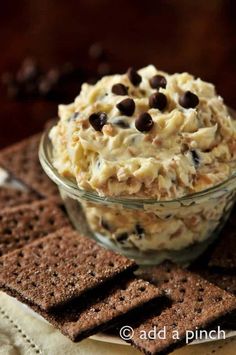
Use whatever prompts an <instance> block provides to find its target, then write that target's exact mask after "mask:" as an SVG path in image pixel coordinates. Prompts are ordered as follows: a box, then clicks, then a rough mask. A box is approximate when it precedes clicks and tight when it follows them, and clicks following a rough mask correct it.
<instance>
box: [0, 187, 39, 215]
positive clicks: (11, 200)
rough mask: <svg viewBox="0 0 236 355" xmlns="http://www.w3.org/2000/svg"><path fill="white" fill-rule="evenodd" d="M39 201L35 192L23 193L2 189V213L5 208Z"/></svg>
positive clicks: (9, 188) (0, 202) (0, 188)
mask: <svg viewBox="0 0 236 355" xmlns="http://www.w3.org/2000/svg"><path fill="white" fill-rule="evenodd" d="M36 200H39V195H38V194H37V193H35V192H34V191H23V190H19V189H14V188H11V187H0V211H2V210H3V209H4V208H8V207H14V206H18V205H22V204H26V203H31V202H34V201H36Z"/></svg>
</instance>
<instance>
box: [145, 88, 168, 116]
mask: <svg viewBox="0 0 236 355" xmlns="http://www.w3.org/2000/svg"><path fill="white" fill-rule="evenodd" d="M149 106H150V107H151V108H158V109H159V110H160V111H162V110H164V109H165V108H166V106H167V98H166V95H164V94H163V93H161V92H155V93H154V94H152V95H151V96H150V97H149Z"/></svg>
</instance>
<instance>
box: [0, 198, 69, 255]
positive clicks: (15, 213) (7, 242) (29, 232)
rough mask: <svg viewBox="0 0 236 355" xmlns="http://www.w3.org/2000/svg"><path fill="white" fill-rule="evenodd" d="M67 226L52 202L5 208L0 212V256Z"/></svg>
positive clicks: (58, 208)
mask: <svg viewBox="0 0 236 355" xmlns="http://www.w3.org/2000/svg"><path fill="white" fill-rule="evenodd" d="M68 225H69V220H68V218H67V217H66V216H65V215H64V213H63V212H62V210H61V209H60V207H59V206H58V205H57V204H55V203H54V201H53V200H41V201H37V202H33V203H31V204H27V205H21V206H18V207H11V208H6V209H4V210H2V211H1V212H0V256H1V255H3V254H6V253H8V252H10V251H12V250H15V249H18V248H21V247H23V246H24V245H26V244H28V243H30V242H32V241H33V240H35V239H37V238H41V237H44V236H46V235H47V234H49V233H51V232H54V231H56V230H57V229H58V228H62V227H64V226H68Z"/></svg>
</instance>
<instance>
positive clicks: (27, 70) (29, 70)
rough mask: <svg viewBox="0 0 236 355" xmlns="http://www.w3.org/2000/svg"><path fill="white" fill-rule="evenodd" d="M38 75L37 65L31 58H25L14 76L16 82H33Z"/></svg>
mask: <svg viewBox="0 0 236 355" xmlns="http://www.w3.org/2000/svg"><path fill="white" fill-rule="evenodd" d="M39 75H40V70H39V67H38V64H37V63H36V61H35V60H33V59H32V58H26V59H25V60H24V61H23V63H22V66H21V68H20V69H19V71H18V72H17V74H16V78H17V81H18V82H26V81H29V80H35V79H36V78H37V77H38V76H39Z"/></svg>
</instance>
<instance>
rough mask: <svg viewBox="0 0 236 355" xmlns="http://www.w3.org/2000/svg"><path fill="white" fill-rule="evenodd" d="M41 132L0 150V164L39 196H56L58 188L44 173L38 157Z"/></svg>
mask: <svg viewBox="0 0 236 355" xmlns="http://www.w3.org/2000/svg"><path fill="white" fill-rule="evenodd" d="M40 137H41V134H37V135H34V136H32V137H30V138H27V139H25V140H23V141H21V142H19V143H16V144H14V145H12V146H10V147H7V148H5V149H3V150H1V151H0V166H1V167H3V168H4V169H6V170H7V171H8V172H9V173H10V174H12V175H13V176H14V177H15V178H16V179H18V180H20V181H21V182H23V183H24V184H25V185H27V186H29V187H30V188H32V189H33V190H35V191H37V192H38V193H39V194H40V195H41V196H44V197H49V196H58V189H57V187H56V185H54V184H53V183H52V182H51V180H50V179H49V178H48V177H47V175H46V174H45V173H44V171H43V169H42V167H41V165H40V162H39V158H38V149H39V142H40Z"/></svg>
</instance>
